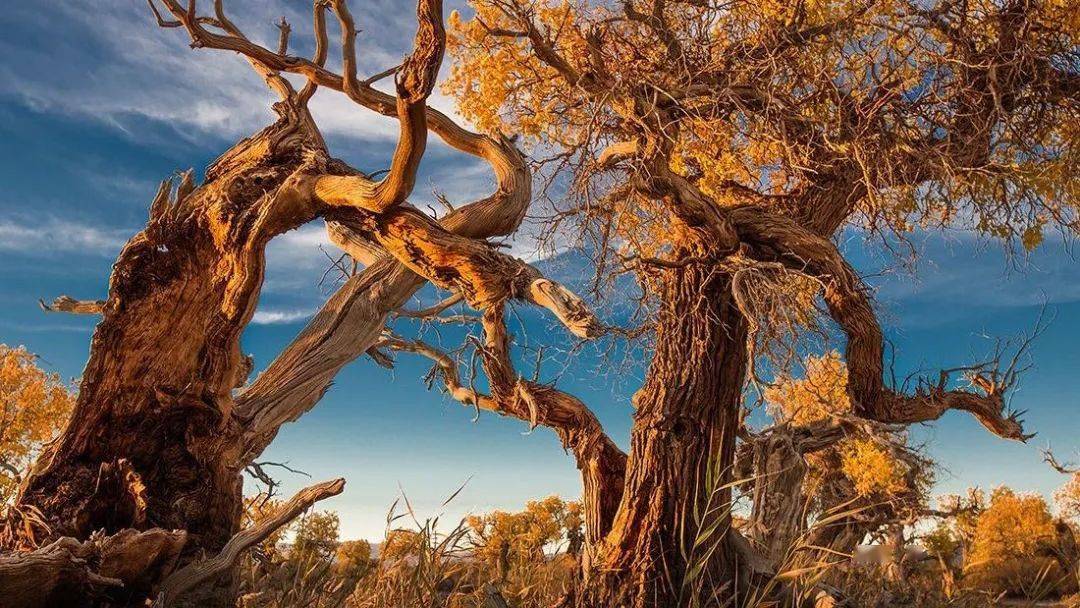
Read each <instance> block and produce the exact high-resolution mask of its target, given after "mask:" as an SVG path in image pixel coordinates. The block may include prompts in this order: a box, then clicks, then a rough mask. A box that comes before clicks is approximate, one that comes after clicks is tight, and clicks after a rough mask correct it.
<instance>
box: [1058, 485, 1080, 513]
mask: <svg viewBox="0 0 1080 608" xmlns="http://www.w3.org/2000/svg"><path fill="white" fill-rule="evenodd" d="M1054 503H1055V504H1056V505H1057V509H1058V514H1059V515H1061V517H1064V518H1066V519H1072V520H1080V473H1073V474H1072V476H1071V477H1069V481H1067V482H1065V485H1063V486H1061V488H1059V489H1058V491H1057V492H1055V493H1054Z"/></svg>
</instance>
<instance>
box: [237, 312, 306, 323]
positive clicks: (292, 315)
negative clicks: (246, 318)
mask: <svg viewBox="0 0 1080 608" xmlns="http://www.w3.org/2000/svg"><path fill="white" fill-rule="evenodd" d="M313 314H315V311H314V310H310V309H306V310H305V309H285V310H257V311H255V314H254V315H253V316H252V317H251V322H252V323H253V324H255V325H285V324H288V323H294V322H296V321H301V320H304V319H307V318H309V317H311V315H313Z"/></svg>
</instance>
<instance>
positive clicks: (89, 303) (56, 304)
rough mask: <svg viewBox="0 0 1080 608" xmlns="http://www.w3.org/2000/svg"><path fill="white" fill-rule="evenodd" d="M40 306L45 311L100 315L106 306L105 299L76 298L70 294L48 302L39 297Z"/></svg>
mask: <svg viewBox="0 0 1080 608" xmlns="http://www.w3.org/2000/svg"><path fill="white" fill-rule="evenodd" d="M38 306H41V310H43V311H45V312H67V313H71V314H75V315H100V314H101V310H102V308H104V307H105V300H76V299H75V298H72V297H70V296H59V297H57V298H56V299H55V300H53V301H52V304H46V303H45V300H43V299H38Z"/></svg>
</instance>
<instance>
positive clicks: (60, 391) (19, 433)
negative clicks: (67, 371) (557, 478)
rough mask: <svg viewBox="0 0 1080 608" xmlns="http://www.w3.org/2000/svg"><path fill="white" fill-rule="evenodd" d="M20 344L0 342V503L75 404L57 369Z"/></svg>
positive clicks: (15, 485)
mask: <svg viewBox="0 0 1080 608" xmlns="http://www.w3.org/2000/svg"><path fill="white" fill-rule="evenodd" d="M35 359H36V358H35V357H34V355H33V354H31V353H30V352H29V351H27V350H26V349H25V348H23V347H18V348H12V347H9V346H7V345H4V344H0V504H4V503H6V502H8V501H9V500H11V499H12V498H13V497H14V495H15V491H16V490H17V489H18V477H17V475H16V473H15V471H18V472H19V473H18V476H21V475H22V471H23V470H24V469H25V468H26V466H27V465H28V464H29V462H30V459H31V458H32V457H33V456H34V454H35V453H36V451H37V450H38V448H40V447H41V445H42V444H44V443H46V442H48V441H50V440H51V439H52V438H53V437H55V436H56V435H57V434H58V433H59V432H60V429H61V428H62V427H63V425H64V424H65V423H66V421H67V419H68V416H69V415H70V414H71V410H72V408H73V407H74V405H75V394H74V392H73V391H72V390H71V389H69V388H68V387H67V386H66V385H65V384H64V383H63V382H62V381H61V380H60V375H59V374H56V373H48V372H45V371H43V370H42V369H41V368H39V367H38V366H37V363H36V360H35Z"/></svg>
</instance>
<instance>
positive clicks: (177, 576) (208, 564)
mask: <svg viewBox="0 0 1080 608" xmlns="http://www.w3.org/2000/svg"><path fill="white" fill-rule="evenodd" d="M344 489H345V480H344V479H334V480H332V481H324V482H323V483H320V484H316V485H313V486H309V487H307V488H304V489H303V490H300V491H299V492H297V493H296V494H295V495H294V496H293V497H292V498H290V499H289V501H288V502H286V503H285V504H284V505H282V506H281V507H280V508H278V509H277V510H275V511H274V512H273V513H272V514H271V515H270V516H268V517H266V518H264V519H262V520H260V521H259V523H257V524H255V525H254V526H252V527H250V528H248V529H246V530H244V531H242V532H240V533H238V534H237V535H236V536H234V537H232V538H231V539H229V542H228V543H226V544H225V547H224V548H223V549H222V550H221V552H220V553H218V554H217V555H215V556H214V557H211V558H209V559H206V560H203V561H199V562H194V563H191V564H188V565H187V566H184V567H183V568H181V569H180V570H177V571H176V572H174V573H172V574H170V575H169V577H168V578H166V579H165V581H164V582H163V583H162V584H161V590H160V591H159V592H158V595H157V599H155V600H154V607H155V608H166V607H168V606H172V605H174V603H175V601H176V599H177V598H178V597H180V596H182V595H183V594H184V593H186V592H187V591H189V590H191V589H193V588H195V587H196V586H197V585H200V584H202V583H204V582H206V581H208V580H211V579H213V578H214V577H216V576H218V575H220V574H221V573H223V572H226V571H228V570H229V569H230V568H232V567H233V566H235V565H236V561H237V560H238V559H239V558H240V556H241V555H242V554H243V552H244V551H247V550H248V549H250V548H251V547H253V546H255V545H257V544H259V543H260V542H262V541H264V540H266V538H267V537H269V536H270V535H271V534H273V533H274V532H275V531H277V530H279V529H281V528H282V527H284V526H285V525H287V524H288V523H289V522H290V521H292V520H293V519H295V518H296V517H297V516H298V515H300V514H301V513H303V512H304V511H306V510H307V509H308V508H310V507H311V505H313V504H315V503H316V502H318V501H320V500H323V499H326V498H329V497H331V496H337V495H338V494H341V492H342V491H343V490H344Z"/></svg>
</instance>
